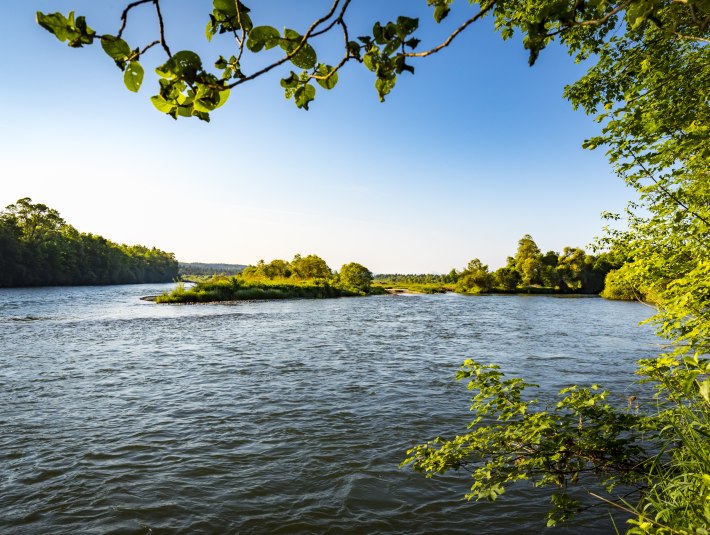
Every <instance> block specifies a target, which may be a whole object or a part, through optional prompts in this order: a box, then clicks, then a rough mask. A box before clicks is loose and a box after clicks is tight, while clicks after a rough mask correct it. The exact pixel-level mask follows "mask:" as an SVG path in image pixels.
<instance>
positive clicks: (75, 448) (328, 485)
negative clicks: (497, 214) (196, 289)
mask: <svg viewBox="0 0 710 535" xmlns="http://www.w3.org/2000/svg"><path fill="white" fill-rule="evenodd" d="M161 289H162V288H161V287H157V286H149V287H134V286H121V287H111V288H63V289H46V288H45V289H26V290H2V291H0V370H1V371H0V532H22V533H75V532H82V533H121V534H123V533H146V534H147V533H151V534H155V533H229V532H232V533H237V532H238V533H470V532H472V531H474V532H476V533H482V534H483V533H490V534H497V533H510V532H515V533H539V532H540V531H541V529H540V526H543V525H544V523H545V521H544V515H545V510H546V506H547V500H548V497H547V496H545V495H541V494H540V493H539V492H532V491H531V490H530V489H527V488H514V489H512V490H511V491H510V493H509V494H506V496H505V497H504V499H502V500H500V501H498V502H496V503H495V504H473V503H468V502H466V501H463V500H462V499H461V496H462V495H463V494H464V493H465V491H466V489H467V487H468V485H469V484H470V483H469V481H468V478H467V477H466V476H465V475H461V474H450V475H446V476H444V477H440V478H435V479H431V480H427V479H425V478H423V477H421V476H419V475H417V474H413V473H411V472H410V471H407V470H400V469H398V468H397V466H398V464H399V462H400V461H401V460H402V458H403V456H404V452H405V450H406V449H407V448H408V447H410V446H411V445H413V444H415V443H418V442H420V441H423V440H427V439H430V438H433V437H435V436H437V435H441V434H450V433H451V432H462V431H463V430H464V429H465V423H466V422H467V421H468V419H469V418H470V414H469V413H468V394H467V392H466V389H465V385H462V384H458V383H456V382H455V381H454V380H453V374H454V372H455V370H456V368H457V366H458V365H459V364H460V362H461V361H462V360H463V359H464V358H467V357H475V358H477V359H479V360H486V361H491V362H498V363H499V364H501V365H502V366H503V368H504V369H505V370H506V371H507V372H509V373H511V374H513V375H524V376H525V377H526V378H527V379H528V380H530V381H531V382H535V383H539V384H540V385H541V390H542V392H541V396H542V397H543V398H544V397H545V396H549V395H550V393H552V392H554V391H555V390H556V389H558V388H560V387H561V386H563V385H565V384H567V383H571V382H581V383H585V384H588V383H591V382H599V383H603V384H605V385H607V386H610V387H613V388H614V389H615V390H616V391H617V392H619V393H618V394H617V395H619V396H624V395H626V393H627V392H628V391H629V390H630V389H633V388H634V387H633V386H632V385H633V381H634V377H633V375H632V373H631V372H632V370H633V368H634V361H635V360H636V359H637V358H640V357H643V356H645V355H647V354H649V352H653V350H654V344H655V343H656V342H655V339H654V338H653V336H652V334H651V333H650V332H649V330H648V329H639V328H637V327H636V323H638V322H639V321H640V320H642V319H644V318H645V317H646V315H647V314H648V311H647V310H646V309H645V308H643V307H641V306H638V305H635V304H633V303H612V302H607V301H603V300H600V299H580V300H562V299H552V298H547V297H536V296H534V297H523V298H520V297H513V296H492V297H480V298H467V297H462V296H397V297H396V298H390V297H386V296H385V297H373V298H363V299H334V300H323V301H284V302H260V303H236V304H229V305H201V306H198V307H185V306H183V307H173V306H157V305H153V304H150V303H145V302H143V301H140V300H139V299H138V297H140V296H141V295H148V294H154V293H158V292H159V291H161ZM609 530H610V525H609V520H608V515H607V513H606V512H603V511H602V512H599V513H598V516H597V517H586V518H583V519H581V520H580V521H579V522H578V523H576V524H573V525H572V526H570V527H567V528H564V529H558V530H556V531H555V533H608V532H609Z"/></svg>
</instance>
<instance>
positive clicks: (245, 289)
mask: <svg viewBox="0 0 710 535" xmlns="http://www.w3.org/2000/svg"><path fill="white" fill-rule="evenodd" d="M384 293H386V292H385V290H384V289H380V288H368V289H358V288H353V287H347V286H344V285H341V284H338V283H337V282H333V281H328V280H321V279H307V280H292V279H289V280H283V279H279V280H268V279H267V280H264V279H257V280H250V279H245V278H242V277H229V278H226V277H223V278H217V279H210V280H207V281H201V282H198V283H196V284H195V285H194V286H192V287H190V288H185V286H184V284H182V283H178V286H177V288H175V289H174V290H173V291H172V292H169V293H165V294H161V295H158V296H155V297H154V298H153V299H150V300H152V301H154V302H156V303H213V302H223V301H256V300H265V299H269V300H272V299H328V298H336V297H362V296H365V295H373V294H375V295H376V294H384ZM150 297H151V298H152V297H153V296H150ZM147 300H148V299H147Z"/></svg>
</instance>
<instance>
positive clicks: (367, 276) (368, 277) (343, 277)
mask: <svg viewBox="0 0 710 535" xmlns="http://www.w3.org/2000/svg"><path fill="white" fill-rule="evenodd" d="M340 282H341V283H342V284H344V285H346V286H352V287H353V288H357V289H358V290H362V291H364V292H367V291H368V290H369V289H370V285H371V284H372V272H371V271H370V270H369V269H367V268H366V267H365V266H363V265H362V264H358V263H357V262H350V263H349V264H345V265H343V267H341V268H340Z"/></svg>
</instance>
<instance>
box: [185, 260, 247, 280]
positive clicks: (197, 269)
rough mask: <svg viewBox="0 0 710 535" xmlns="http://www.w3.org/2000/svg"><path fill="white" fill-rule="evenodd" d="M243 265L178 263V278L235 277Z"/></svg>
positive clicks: (242, 268)
mask: <svg viewBox="0 0 710 535" xmlns="http://www.w3.org/2000/svg"><path fill="white" fill-rule="evenodd" d="M245 267H246V266H245V265H244V264H209V263H203V262H178V269H179V272H180V276H181V277H182V276H187V277H189V276H198V277H201V276H205V275H236V274H237V273H241V272H242V271H243V270H244V268H245Z"/></svg>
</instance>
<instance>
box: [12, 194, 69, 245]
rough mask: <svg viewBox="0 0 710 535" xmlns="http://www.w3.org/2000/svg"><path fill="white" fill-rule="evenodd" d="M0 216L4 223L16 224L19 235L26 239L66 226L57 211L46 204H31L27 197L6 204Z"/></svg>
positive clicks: (39, 236) (32, 238) (57, 230)
mask: <svg viewBox="0 0 710 535" xmlns="http://www.w3.org/2000/svg"><path fill="white" fill-rule="evenodd" d="M0 218H2V221H3V222H4V223H6V224H8V225H14V226H16V227H17V228H18V229H19V231H20V237H21V238H22V239H23V240H26V241H33V240H35V239H38V238H41V237H43V236H44V235H46V234H48V233H53V232H59V231H60V230H61V229H62V228H63V227H65V226H66V222H65V221H64V219H62V218H61V216H60V215H59V212H57V211H56V210H54V209H52V208H49V207H48V206H47V205H46V204H33V203H32V199H30V198H29V197H24V198H22V199H20V200H18V201H17V202H16V203H15V204H10V205H8V206H6V207H5V211H4V212H3V213H2V215H0Z"/></svg>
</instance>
